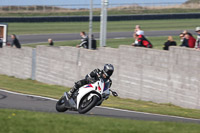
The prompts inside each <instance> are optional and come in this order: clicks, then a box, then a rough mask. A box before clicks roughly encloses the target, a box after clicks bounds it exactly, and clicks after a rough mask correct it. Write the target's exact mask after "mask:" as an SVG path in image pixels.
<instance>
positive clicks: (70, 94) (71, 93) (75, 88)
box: [68, 83, 78, 99]
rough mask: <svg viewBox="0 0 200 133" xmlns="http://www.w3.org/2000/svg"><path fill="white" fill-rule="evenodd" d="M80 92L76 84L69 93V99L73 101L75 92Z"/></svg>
mask: <svg viewBox="0 0 200 133" xmlns="http://www.w3.org/2000/svg"><path fill="white" fill-rule="evenodd" d="M76 90H78V87H77V84H76V83H75V85H74V86H73V87H72V88H71V90H70V91H69V92H68V98H69V99H71V98H72V97H73V94H74V92H75V91H76Z"/></svg>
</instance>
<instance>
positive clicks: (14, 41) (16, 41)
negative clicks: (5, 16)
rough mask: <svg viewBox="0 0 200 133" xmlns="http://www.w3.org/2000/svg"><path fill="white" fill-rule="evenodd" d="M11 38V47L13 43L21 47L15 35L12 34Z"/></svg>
mask: <svg viewBox="0 0 200 133" xmlns="http://www.w3.org/2000/svg"><path fill="white" fill-rule="evenodd" d="M11 38H12V43H11V47H13V46H14V45H15V47H16V48H21V44H20V42H19V40H18V39H17V37H16V35H15V34H12V35H11Z"/></svg>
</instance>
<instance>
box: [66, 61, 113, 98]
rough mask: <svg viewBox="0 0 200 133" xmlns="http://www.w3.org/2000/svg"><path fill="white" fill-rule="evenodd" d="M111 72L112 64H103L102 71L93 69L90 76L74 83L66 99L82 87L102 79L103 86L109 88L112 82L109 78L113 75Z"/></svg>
mask: <svg viewBox="0 0 200 133" xmlns="http://www.w3.org/2000/svg"><path fill="white" fill-rule="evenodd" d="M113 72H114V66H113V65H112V64H105V65H104V68H103V70H100V69H98V68H97V69H94V70H93V71H92V72H91V73H90V74H87V75H86V76H85V78H84V79H82V80H79V81H77V82H75V85H74V86H73V87H72V88H71V90H70V91H69V92H68V98H69V99H70V98H72V96H73V94H74V92H75V91H76V90H78V89H79V88H80V87H82V86H83V85H86V84H90V83H94V82H96V81H98V80H99V78H102V79H103V80H104V82H105V86H107V87H108V88H110V87H111V85H112V80H111V79H110V76H111V75H112V74H113Z"/></svg>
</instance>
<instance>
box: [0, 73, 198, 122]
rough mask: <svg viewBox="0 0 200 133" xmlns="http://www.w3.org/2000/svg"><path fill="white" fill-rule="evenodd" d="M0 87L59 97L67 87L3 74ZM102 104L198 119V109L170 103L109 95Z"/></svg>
mask: <svg viewBox="0 0 200 133" xmlns="http://www.w3.org/2000/svg"><path fill="white" fill-rule="evenodd" d="M0 88H3V89H5V90H10V91H15V92H22V93H26V94H34V95H41V96H47V97H52V98H57V99H59V98H60V97H61V96H62V95H63V93H64V92H65V91H68V90H69V88H67V87H63V86H57V85H48V84H44V83H41V82H38V81H33V80H23V79H18V78H14V77H9V76H5V75H0ZM103 106H108V107H115V108H120V109H127V110H134V111H142V112H150V113H158V114H165V115H174V116H182V117H190V118H198V119H200V110H195V109H185V108H181V107H178V106H174V105H172V104H170V103H167V104H157V103H153V102H145V101H140V100H132V99H122V98H116V97H112V96H110V98H109V99H108V100H106V101H105V102H104V103H103Z"/></svg>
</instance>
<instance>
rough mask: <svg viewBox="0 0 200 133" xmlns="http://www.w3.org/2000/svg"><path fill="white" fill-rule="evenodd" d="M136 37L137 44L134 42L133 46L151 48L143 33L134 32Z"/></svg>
mask: <svg viewBox="0 0 200 133" xmlns="http://www.w3.org/2000/svg"><path fill="white" fill-rule="evenodd" d="M136 37H137V40H138V44H134V45H132V46H135V47H146V48H152V47H153V45H152V44H151V42H150V41H149V40H147V39H146V38H145V36H144V35H138V34H136Z"/></svg>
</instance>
